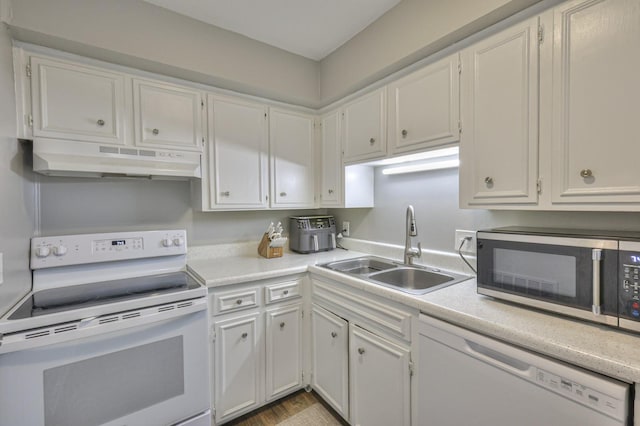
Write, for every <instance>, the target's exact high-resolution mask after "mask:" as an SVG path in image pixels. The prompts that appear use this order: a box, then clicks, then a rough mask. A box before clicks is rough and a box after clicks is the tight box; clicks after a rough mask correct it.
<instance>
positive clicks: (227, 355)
mask: <svg viewBox="0 0 640 426" xmlns="http://www.w3.org/2000/svg"><path fill="white" fill-rule="evenodd" d="M214 327H215V336H216V339H215V344H214V352H213V354H214V369H213V371H214V407H215V408H216V422H221V421H224V420H226V419H228V418H231V417H233V416H234V415H235V414H238V413H241V412H245V411H248V410H251V409H253V408H256V407H258V406H259V405H260V403H261V402H262V401H263V399H264V398H263V396H262V395H263V391H262V387H261V382H260V378H261V377H263V374H262V368H261V364H262V360H263V356H262V352H263V351H262V349H261V343H262V334H263V333H262V321H261V314H260V313H253V314H249V315H242V316H239V317H233V318H230V319H227V320H223V321H219V322H216V323H215V326H214Z"/></svg>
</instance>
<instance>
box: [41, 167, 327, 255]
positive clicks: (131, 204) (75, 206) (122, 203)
mask: <svg viewBox="0 0 640 426" xmlns="http://www.w3.org/2000/svg"><path fill="white" fill-rule="evenodd" d="M40 180H41V184H40V187H41V214H40V215H41V224H42V225H41V228H42V234H43V235H56V234H72V233H84V232H89V233H91V232H115V231H125V230H139V229H166V228H172V227H175V228H185V229H187V232H188V238H189V245H205V244H216V243H228V242H241V241H251V240H255V241H256V250H257V248H258V242H259V240H260V238H261V237H262V234H263V232H264V231H265V230H266V229H267V226H268V225H269V223H270V222H277V221H281V222H282V223H283V225H284V227H285V229H287V230H288V224H287V222H286V219H287V217H288V216H291V215H298V214H306V213H311V211H305V210H292V211H287V210H273V211H250V212H197V211H194V210H193V209H192V208H191V204H192V203H191V198H190V190H189V189H190V188H189V182H184V181H151V180H146V179H78V178H52V177H46V176H43V177H41V178H40ZM321 211H322V210H321ZM313 212H317V211H313Z"/></svg>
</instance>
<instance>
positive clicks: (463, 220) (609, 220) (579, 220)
mask: <svg viewBox="0 0 640 426" xmlns="http://www.w3.org/2000/svg"><path fill="white" fill-rule="evenodd" d="M374 178H375V206H376V207H375V208H373V209H354V210H349V209H333V210H330V213H332V214H334V215H335V216H336V218H337V219H338V223H339V224H341V223H342V221H343V220H348V221H350V222H351V226H350V227H351V230H350V231H351V236H352V237H354V238H360V239H365V240H375V241H381V242H385V243H390V244H399V245H404V236H405V230H404V226H405V212H406V208H407V205H409V204H412V205H413V206H414V208H415V210H416V219H417V222H418V231H419V236H418V237H417V241H421V242H422V247H423V248H425V249H433V250H441V251H448V252H452V251H454V250H453V246H454V235H455V234H454V232H455V230H456V229H467V230H478V229H483V228H491V227H496V226H509V225H524V226H547V227H567V228H587V229H588V228H591V229H615V230H636V231H640V213H610V212H534V211H498V210H462V209H459V208H458V169H448V170H436V171H428V172H420V173H410V174H405V175H383V174H382V173H381V169H380V168H378V169H376V172H375V176H374Z"/></svg>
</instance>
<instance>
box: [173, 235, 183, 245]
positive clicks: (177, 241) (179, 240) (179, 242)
mask: <svg viewBox="0 0 640 426" xmlns="http://www.w3.org/2000/svg"><path fill="white" fill-rule="evenodd" d="M183 244H184V238H180V237H177V238H174V239H173V245H174V246H177V247H180V246H181V245H183Z"/></svg>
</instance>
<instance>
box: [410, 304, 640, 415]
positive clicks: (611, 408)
mask: <svg viewBox="0 0 640 426" xmlns="http://www.w3.org/2000/svg"><path fill="white" fill-rule="evenodd" d="M417 340H418V341H417V346H418V348H417V350H416V352H417V354H415V355H416V358H417V362H418V365H417V368H418V371H420V374H419V375H418V384H417V392H416V394H417V395H418V396H419V397H418V398H419V399H418V404H417V408H416V412H417V413H416V414H417V417H418V421H417V424H420V425H427V424H428V425H438V426H459V425H465V424H473V425H478V426H493V425H518V426H539V425H558V426H559V425H563V426H565V425H576V426H577V425H580V426H588V425H590V426H623V425H628V424H631V422H632V419H631V417H632V416H633V415H632V402H631V401H630V400H631V399H632V398H633V397H632V396H631V395H632V388H631V385H629V384H628V383H624V382H620V381H617V380H614V379H611V378H609V377H605V376H601V375H599V374H595V373H592V372H589V371H585V370H583V369H580V368H577V367H573V366H570V365H567V364H565V363H563V362H559V361H555V360H552V359H549V358H546V357H543V356H540V355H537V354H534V353H532V352H529V351H525V350H523V349H520V348H517V347H514V346H511V345H508V344H505V343H503V342H499V341H497V340H494V339H491V338H488V337H486V336H482V335H479V334H476V333H473V332H471V331H469V330H465V329H462V328H459V327H456V326H453V325H451V324H448V323H445V322H443V321H439V320H436V319H434V318H431V317H428V316H426V315H423V314H420V320H419V322H418V339H417ZM452 401H455V405H452ZM455 407H464V409H456V408H455Z"/></svg>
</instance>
